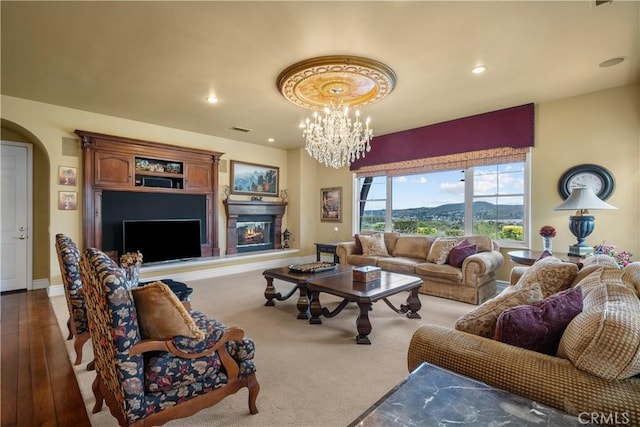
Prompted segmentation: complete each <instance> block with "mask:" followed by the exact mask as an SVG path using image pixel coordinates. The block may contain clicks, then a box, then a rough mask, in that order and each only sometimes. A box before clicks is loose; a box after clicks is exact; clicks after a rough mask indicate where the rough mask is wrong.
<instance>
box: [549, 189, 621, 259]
mask: <svg viewBox="0 0 640 427" xmlns="http://www.w3.org/2000/svg"><path fill="white" fill-rule="evenodd" d="M589 209H592V210H596V209H618V208H616V207H615V206H611V205H610V204H609V203H606V202H604V201H602V200H601V199H599V198H598V196H596V193H594V192H593V190H592V189H591V188H589V187H575V188H573V189H572V190H571V194H569V197H567V200H565V201H564V202H563V203H562V204H561V205H560V206H558V207H557V208H555V209H554V210H556V211H574V210H575V211H576V214H575V215H572V216H570V217H569V230H571V233H572V234H573V235H574V236H576V238H577V239H578V243H576V244H575V245H571V246H569V255H570V256H583V255H587V254H590V253H591V252H593V248H592V247H591V246H589V245H587V244H586V243H585V242H584V239H585V238H586V237H587V236H588V235H589V234H591V232H592V231H593V228H594V226H595V220H594V217H593V215H589Z"/></svg>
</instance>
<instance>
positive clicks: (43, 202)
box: [0, 119, 52, 289]
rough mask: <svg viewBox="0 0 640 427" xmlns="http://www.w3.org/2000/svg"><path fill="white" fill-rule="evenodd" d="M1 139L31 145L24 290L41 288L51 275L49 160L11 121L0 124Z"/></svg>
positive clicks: (35, 141)
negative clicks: (27, 274) (27, 280)
mask: <svg viewBox="0 0 640 427" xmlns="http://www.w3.org/2000/svg"><path fill="white" fill-rule="evenodd" d="M0 132H1V133H0V139H2V140H3V141H15V142H20V143H24V144H30V145H31V148H32V160H33V167H32V173H31V177H30V179H31V182H32V191H31V195H30V206H31V226H30V232H29V233H28V238H29V239H30V243H31V244H30V248H31V250H30V254H28V256H30V257H31V262H30V264H29V265H30V267H31V274H30V277H31V279H32V280H31V282H30V283H27V286H26V288H27V289H37V288H44V287H47V286H48V285H49V279H50V277H51V271H50V264H49V260H50V256H51V250H52V248H51V247H50V238H49V224H50V217H51V215H50V187H51V185H50V170H51V166H50V160H49V157H48V154H47V152H46V150H45V148H44V145H43V144H42V142H40V141H39V140H38V138H36V137H35V136H34V135H33V134H32V133H31V132H29V131H28V130H27V129H25V128H23V127H21V126H20V125H18V124H16V123H13V122H11V121H8V120H5V119H2V120H0Z"/></svg>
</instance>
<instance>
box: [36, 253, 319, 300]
mask: <svg viewBox="0 0 640 427" xmlns="http://www.w3.org/2000/svg"><path fill="white" fill-rule="evenodd" d="M315 260H316V258H315V256H314V255H308V256H304V257H291V258H282V259H272V260H266V261H258V262H252V263H248V264H238V265H229V266H221V267H215V266H214V267H212V268H208V269H205V270H196V271H190V272H185V273H177V274H171V273H169V274H168V275H167V274H164V275H162V274H158V275H155V276H151V277H149V276H145V277H144V278H143V279H142V280H144V281H145V282H150V281H154V280H162V279H172V280H175V281H177V282H190V281H193V280H202V279H210V278H213V277H221V276H228V275H230V274H238V273H244V272H247V271H254V270H267V269H269V268H277V267H284V266H285V265H291V264H302V263H305V262H313V261H315ZM158 273H160V271H158ZM47 283H48V282H47ZM48 294H49V297H57V296H61V295H64V287H63V285H52V286H49V287H48Z"/></svg>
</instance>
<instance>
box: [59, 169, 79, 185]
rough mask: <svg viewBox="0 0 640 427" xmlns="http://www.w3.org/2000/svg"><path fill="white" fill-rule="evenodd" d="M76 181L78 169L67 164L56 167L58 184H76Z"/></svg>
mask: <svg viewBox="0 0 640 427" xmlns="http://www.w3.org/2000/svg"><path fill="white" fill-rule="evenodd" d="M77 183H78V169H77V168H72V167H69V166H59V167H58V184H60V185H76V184H77Z"/></svg>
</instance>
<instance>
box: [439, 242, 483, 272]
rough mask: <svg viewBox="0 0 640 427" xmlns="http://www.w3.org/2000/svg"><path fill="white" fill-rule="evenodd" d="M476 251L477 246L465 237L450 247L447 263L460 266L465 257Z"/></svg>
mask: <svg viewBox="0 0 640 427" xmlns="http://www.w3.org/2000/svg"><path fill="white" fill-rule="evenodd" d="M477 253H478V247H477V246H476V245H472V244H471V243H469V241H468V240H467V239H464V240H462V241H460V242H458V244H456V245H455V246H454V247H453V248H452V249H451V252H449V258H448V259H447V263H448V264H451V265H452V266H454V267H458V268H461V267H462V263H463V262H464V260H465V259H467V258H468V257H470V256H471V255H474V254H477Z"/></svg>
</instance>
